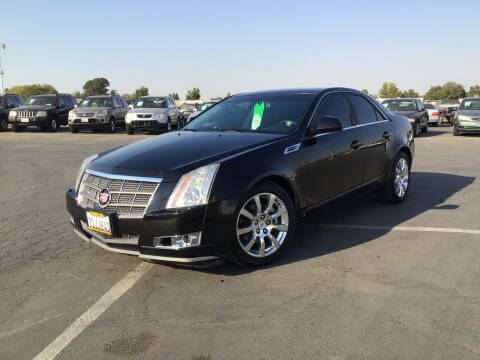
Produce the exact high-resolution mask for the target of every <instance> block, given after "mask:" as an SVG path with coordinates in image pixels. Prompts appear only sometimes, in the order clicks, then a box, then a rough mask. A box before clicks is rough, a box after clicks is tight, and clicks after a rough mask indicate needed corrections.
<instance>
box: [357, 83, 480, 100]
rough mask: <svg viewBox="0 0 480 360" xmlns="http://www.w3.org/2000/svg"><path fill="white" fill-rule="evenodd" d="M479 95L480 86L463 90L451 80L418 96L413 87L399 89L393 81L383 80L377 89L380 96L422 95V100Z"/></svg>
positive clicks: (411, 96) (408, 96) (460, 85)
mask: <svg viewBox="0 0 480 360" xmlns="http://www.w3.org/2000/svg"><path fill="white" fill-rule="evenodd" d="M362 91H363V92H365V93H367V94H368V90H366V89H364V90H362ZM474 96H480V86H479V85H474V86H470V89H469V90H468V91H465V88H464V87H463V85H462V84H458V83H456V82H453V81H448V82H446V83H445V84H443V85H434V86H431V87H430V89H429V90H428V91H427V92H426V93H425V95H423V96H420V95H419V94H418V92H416V91H415V90H413V89H409V90H407V91H401V90H400V89H399V88H398V86H397V84H395V83H393V82H384V83H383V85H382V87H381V88H380V90H379V91H378V96H376V97H380V98H418V97H423V99H424V100H454V99H463V98H465V97H474Z"/></svg>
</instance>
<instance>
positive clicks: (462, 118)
mask: <svg viewBox="0 0 480 360" xmlns="http://www.w3.org/2000/svg"><path fill="white" fill-rule="evenodd" d="M457 120H462V121H470V118H469V117H468V116H466V115H458V117H457Z"/></svg>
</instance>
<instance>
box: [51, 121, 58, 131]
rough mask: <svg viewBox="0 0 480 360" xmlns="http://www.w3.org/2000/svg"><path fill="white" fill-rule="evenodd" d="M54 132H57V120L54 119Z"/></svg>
mask: <svg viewBox="0 0 480 360" xmlns="http://www.w3.org/2000/svg"><path fill="white" fill-rule="evenodd" d="M52 130H53V131H55V130H57V120H55V119H52Z"/></svg>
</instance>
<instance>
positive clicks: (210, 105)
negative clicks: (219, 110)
mask: <svg viewBox="0 0 480 360" xmlns="http://www.w3.org/2000/svg"><path fill="white" fill-rule="evenodd" d="M214 104H216V102H205V103H203V104H202V107H201V108H200V110H201V111H205V110H207V109H208V108H210V107H212V105H214Z"/></svg>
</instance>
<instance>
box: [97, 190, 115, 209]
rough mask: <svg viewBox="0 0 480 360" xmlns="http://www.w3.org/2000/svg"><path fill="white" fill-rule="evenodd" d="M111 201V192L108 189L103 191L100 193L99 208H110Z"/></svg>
mask: <svg viewBox="0 0 480 360" xmlns="http://www.w3.org/2000/svg"><path fill="white" fill-rule="evenodd" d="M111 199H112V195H111V194H110V191H108V189H103V190H102V191H100V192H99V193H98V199H97V202H98V206H100V207H101V208H104V207H106V206H108V204H109V203H110V200H111Z"/></svg>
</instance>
